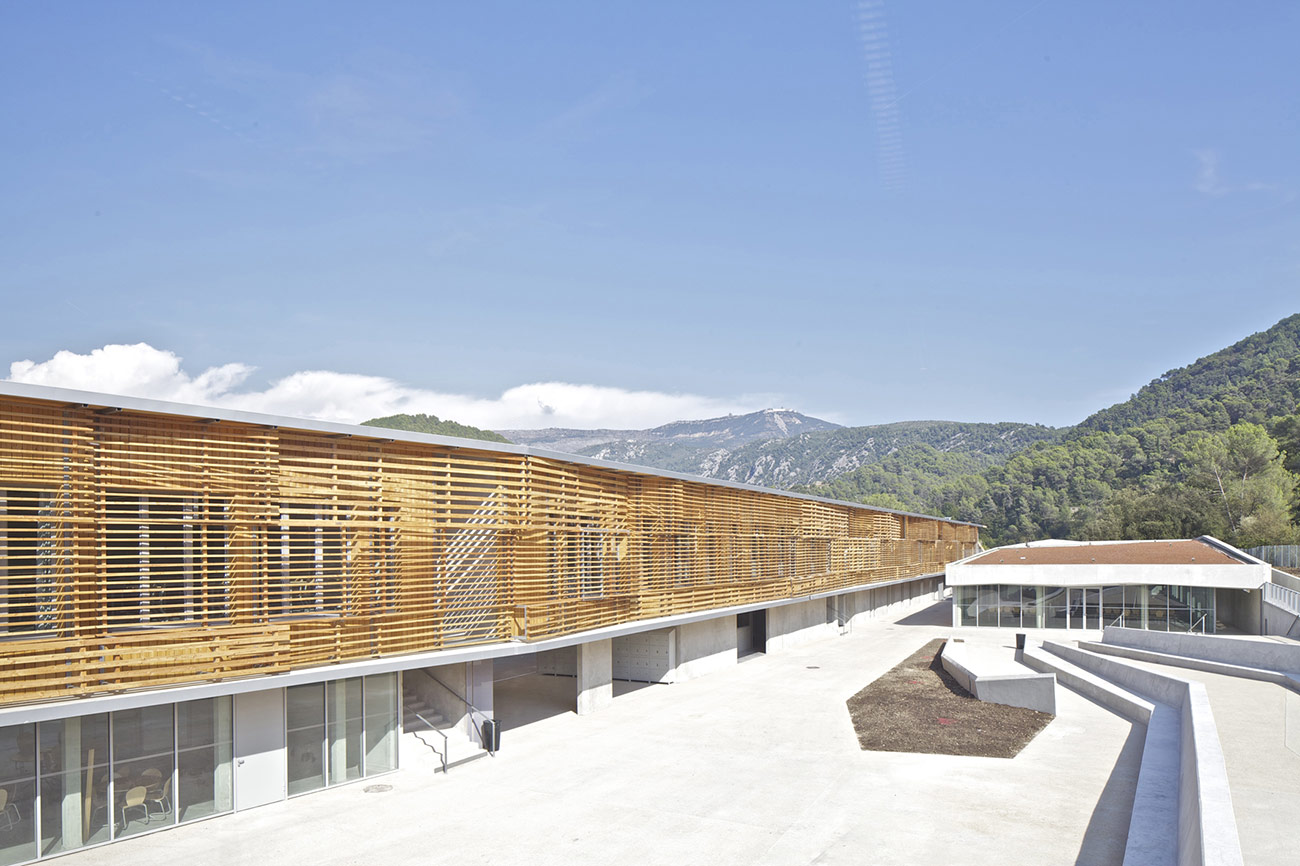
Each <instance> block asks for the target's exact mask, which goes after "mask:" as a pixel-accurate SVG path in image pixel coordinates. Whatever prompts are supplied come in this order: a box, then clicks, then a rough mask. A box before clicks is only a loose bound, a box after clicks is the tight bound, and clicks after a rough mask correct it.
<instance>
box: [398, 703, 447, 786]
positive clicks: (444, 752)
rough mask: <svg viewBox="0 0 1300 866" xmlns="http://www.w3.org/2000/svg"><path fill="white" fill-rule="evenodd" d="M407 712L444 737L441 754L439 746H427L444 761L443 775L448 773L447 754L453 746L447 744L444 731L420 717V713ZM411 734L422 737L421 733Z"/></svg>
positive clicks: (428, 744)
mask: <svg viewBox="0 0 1300 866" xmlns="http://www.w3.org/2000/svg"><path fill="white" fill-rule="evenodd" d="M407 712H409V713H410V714H411V715H413V716H415V717H416V718H417V719H419V720H420V721H422V722H424V723H425V724H426V725H427V726H428V727H429V730H431V731H433V732H434V733H435V734H437V735H438V736H440V737H442V751H441V752H439V751H438V747H437V746H435V745H433V744H431V743H425V745H426V746H428V747H429V748H430V749H433V753H434V754H435V755H437V756H438V759H439V760H441V761H442V772H443V773H446V772H447V753H448V752H450V751H451V745H450V743H448V742H447V735H446V734H445V733H443V732H442V730H441V729H440V728H439V727H438V726H437V725H435V724H434V723H433V722H431V721H429V720H428V719H426V718H425V717H424V716H422V715H420V714H419V713H417V712H416V711H415V710H407ZM411 733H413V734H415V735H416V736H417V737H418V736H420V733H419V732H418V731H412V732H411ZM421 742H423V740H422V741H421Z"/></svg>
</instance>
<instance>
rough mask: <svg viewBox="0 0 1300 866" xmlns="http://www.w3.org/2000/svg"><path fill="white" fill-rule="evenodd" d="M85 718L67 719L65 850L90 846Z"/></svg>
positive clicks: (64, 755)
mask: <svg viewBox="0 0 1300 866" xmlns="http://www.w3.org/2000/svg"><path fill="white" fill-rule="evenodd" d="M81 770H82V768H81V717H80V716H73V717H72V718H70V719H64V720H63V850H65V851H71V850H72V849H73V848H80V847H81V846H82V845H84V844H85V843H86V840H85V839H84V838H83V835H82V834H83V832H84V831H85V829H86V827H85V820H84V819H85V816H83V815H82V790H81Z"/></svg>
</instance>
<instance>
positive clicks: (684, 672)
mask: <svg viewBox="0 0 1300 866" xmlns="http://www.w3.org/2000/svg"><path fill="white" fill-rule="evenodd" d="M674 630H675V631H676V632H677V669H676V671H675V673H674V676H673V681H674V682H684V681H685V680H693V679H695V678H696V677H702V676H704V675H705V674H711V673H713V672H714V671H718V670H722V669H723V668H727V667H730V666H732V665H734V664H735V663H736V617H735V616H720V617H718V618H717V619H706V620H704V621H702V622H692V623H687V624H686V625H679V626H678V627H677V628H676V629H674Z"/></svg>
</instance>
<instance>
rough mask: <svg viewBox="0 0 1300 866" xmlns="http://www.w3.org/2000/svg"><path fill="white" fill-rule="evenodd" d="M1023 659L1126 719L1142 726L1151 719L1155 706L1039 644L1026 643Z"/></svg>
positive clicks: (1037, 669) (1035, 668)
mask: <svg viewBox="0 0 1300 866" xmlns="http://www.w3.org/2000/svg"><path fill="white" fill-rule="evenodd" d="M1021 658H1022V660H1023V661H1024V663H1025V664H1026V665H1028V666H1029V667H1031V668H1033V669H1034V670H1036V671H1042V672H1044V673H1047V672H1051V673H1054V674H1055V675H1056V680H1057V682H1059V683H1061V684H1062V685H1065V686H1069V687H1070V688H1072V689H1074V690H1075V691H1076V692H1078V693H1079V694H1081V695H1083V696H1084V697H1085V698H1088V699H1089V700H1092V701H1096V702H1097V703H1099V704H1101V705H1102V706H1103V707H1106V708H1107V709H1108V710H1111V711H1112V712H1115V713H1118V714H1119V715H1121V716H1123V717H1124V718H1126V719H1129V720H1131V721H1134V722H1137V723H1138V724H1140V725H1145V724H1147V722H1149V721H1150V720H1151V714H1152V712H1153V711H1154V705H1153V704H1152V703H1151V702H1150V701H1146V700H1143V699H1142V698H1139V697H1138V696H1137V695H1135V694H1132V693H1131V692H1127V691H1125V690H1124V689H1121V688H1120V687H1119V686H1116V685H1115V684H1114V683H1111V682H1108V681H1106V680H1104V679H1102V678H1101V677H1099V676H1097V675H1096V674H1093V673H1089V672H1088V671H1085V670H1084V669H1082V668H1080V667H1077V666H1075V665H1073V664H1071V663H1070V662H1068V661H1066V660H1065V659H1063V658H1061V657H1060V656H1057V655H1054V654H1052V653H1048V652H1046V651H1045V650H1043V649H1042V648H1041V647H1038V646H1033V645H1030V646H1026V647H1025V651H1024V654H1023V655H1022V657H1021Z"/></svg>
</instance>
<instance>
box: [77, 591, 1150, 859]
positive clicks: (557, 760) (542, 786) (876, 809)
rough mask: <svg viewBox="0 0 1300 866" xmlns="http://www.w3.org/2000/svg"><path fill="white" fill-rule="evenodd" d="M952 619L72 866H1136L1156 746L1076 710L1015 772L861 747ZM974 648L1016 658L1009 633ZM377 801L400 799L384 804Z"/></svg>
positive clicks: (944, 606) (778, 661) (514, 737)
mask: <svg viewBox="0 0 1300 866" xmlns="http://www.w3.org/2000/svg"><path fill="white" fill-rule="evenodd" d="M949 617H950V606H949V603H948V602H947V601H944V602H941V603H938V604H936V605H934V606H932V607H922V606H921V605H919V604H918V606H917V607H914V608H912V609H911V610H910V611H907V612H906V613H905V614H902V615H900V616H898V617H895V618H894V619H893V620H877V621H874V622H871V623H868V624H866V625H862V626H855V627H854V630H853V632H852V633H851V634H849V635H847V636H843V637H828V638H824V639H820V640H817V641H815V642H813V643H809V644H806V645H804V646H802V647H799V648H796V649H790V650H786V651H784V652H782V653H779V654H777V655H772V656H764V657H760V658H756V659H753V660H749V661H745V662H744V663H742V664H739V665H737V666H736V667H735V668H731V669H728V670H726V671H723V672H720V673H716V674H712V675H709V676H706V677H702V678H700V679H697V680H692V681H690V682H686V683H679V684H675V685H660V686H653V687H648V688H639V689H635V690H632V691H629V692H627V693H625V694H623V695H621V696H620V697H618V698H616V700H615V702H614V704H613V706H611V707H609V708H608V709H606V710H604V711H602V712H600V713H597V714H595V715H591V716H581V717H580V716H577V715H574V714H573V713H565V714H561V715H552V716H549V717H544V718H540V719H539V720H538V721H535V722H533V723H531V724H528V725H525V726H523V727H518V728H515V729H513V730H506V731H505V732H504V734H503V736H502V752H501V753H500V754H499V755H498V756H497V757H495V758H489V759H482V760H477V761H473V762H471V763H468V764H465V765H463V766H460V767H455V768H453V769H452V770H451V772H450V773H449V774H448V775H447V776H442V775H436V776H435V775H432V774H431V773H430V772H429V769H428V764H427V762H424V761H416V762H413V766H410V767H408V768H406V769H403V770H400V771H398V772H396V773H393V774H390V775H387V776H383V777H376V778H372V779H369V780H366V781H363V782H360V783H355V784H351V785H346V786H342V787H339V788H336V789H332V790H328V791H322V792H318V793H314V794H309V795H306V796H303V797H299V798H296V799H294V800H290V801H288V802H284V803H277V804H274V805H271V806H265V807H262V808H259V809H253V810H250V811H248V812H242V813H238V814H235V815H229V816H225V817H221V818H218V819H215V820H212V821H207V822H202V823H198V824H192V825H188V826H185V827H181V828H178V829H173V830H167V831H164V832H161V833H157V834H154V835H151V836H147V837H143V838H139V839H135V840H131V841H127V842H123V843H119V844H116V845H111V846H107V847H104V848H99V849H95V850H91V851H86V852H82V853H78V854H72V855H69V856H68V857H67V858H66V859H64V860H62V861H61V862H63V863H66V864H68V866H77V864H87V866H89V864H94V866H116V864H120V866H174V864H176V863H189V864H206V863H222V864H242V863H249V864H298V863H311V864H313V866H327V864H369V863H387V864H403V863H412V864H414V863H420V864H425V863H434V864H437V863H448V864H477V863H484V864H497V863H521V864H566V866H567V864H575V863H576V864H611V863H637V864H641V863H648V864H658V863H662V864H673V866H681V864H693V863H709V864H732V863H734V864H745V866H752V864H808V863H814V862H815V863H821V864H862V863H872V864H882V866H883V864H968V866H978V864H1000V866H1001V864H1035V866H1052V864H1075V863H1077V864H1111V863H1119V862H1120V861H1121V860H1122V858H1123V850H1124V843H1125V838H1126V834H1127V829H1128V822H1129V812H1130V809H1131V806H1132V798H1133V790H1134V786H1135V783H1136V778H1137V770H1138V763H1139V761H1140V754H1141V747H1142V737H1143V733H1144V731H1143V730H1142V728H1141V727H1140V726H1139V727H1134V726H1133V725H1131V724H1130V723H1129V722H1127V721H1125V720H1124V719H1122V718H1120V717H1118V716H1116V715H1113V714H1112V713H1110V712H1108V711H1106V710H1103V709H1101V708H1100V707H1098V706H1096V705H1095V704H1092V703H1091V702H1089V701H1087V700H1085V699H1083V698H1081V697H1079V696H1078V695H1076V694H1075V693H1074V692H1071V691H1069V690H1067V689H1064V688H1061V689H1059V692H1058V713H1059V714H1058V716H1057V718H1056V719H1054V720H1053V721H1052V722H1051V723H1050V724H1049V725H1048V726H1047V728H1046V729H1045V730H1044V731H1043V732H1042V733H1040V734H1039V735H1038V737H1037V738H1035V739H1034V741H1033V742H1031V743H1030V744H1029V745H1028V746H1027V747H1026V748H1025V750H1024V751H1023V752H1021V753H1020V755H1019V756H1017V757H1016V758H1014V759H1011V760H1006V759H998V758H966V757H953V756H946V755H915V754H902V753H884V752H863V751H861V750H860V749H859V748H858V744H857V740H856V737H855V735H854V732H853V728H852V725H851V724H850V722H849V715H848V711H847V709H846V708H845V705H844V702H845V700H846V699H848V698H849V697H850V696H851V695H853V694H854V693H855V692H857V691H858V690H859V689H861V688H862V687H863V686H865V685H866V684H867V683H868V682H870V681H871V680H873V679H874V678H876V677H877V676H879V675H880V674H882V673H884V672H885V671H887V670H888V669H890V668H891V667H893V666H894V665H895V664H897V663H898V662H900V661H902V660H903V659H904V658H906V657H907V656H908V655H910V654H911V653H912V652H914V651H916V650H917V649H918V648H920V647H921V645H923V644H924V643H925V642H927V641H928V640H931V639H932V638H934V637H944V636H948V635H950V634H952V633H953V632H954V629H952V627H951V626H950V625H945V623H948V622H950V619H949ZM960 635H961V636H962V637H964V638H966V639H967V640H968V641H970V642H978V643H989V644H991V645H993V646H1006V647H1010V646H1011V645H1012V643H1013V641H1014V639H1013V632H1011V631H1009V630H996V629H980V630H976V629H966V630H960ZM1074 636H1075V635H1071V637H1074ZM1007 652H1011V650H1010V649H1007ZM539 715H540V714H539ZM407 742H409V740H407V741H405V742H404V744H403V745H404V746H405V745H406V743H407ZM375 783H382V784H385V785H391V786H392V787H391V790H388V791H384V792H375V793H367V792H366V787H368V786H369V785H372V784H375Z"/></svg>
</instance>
